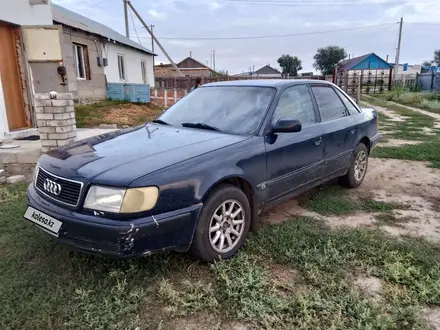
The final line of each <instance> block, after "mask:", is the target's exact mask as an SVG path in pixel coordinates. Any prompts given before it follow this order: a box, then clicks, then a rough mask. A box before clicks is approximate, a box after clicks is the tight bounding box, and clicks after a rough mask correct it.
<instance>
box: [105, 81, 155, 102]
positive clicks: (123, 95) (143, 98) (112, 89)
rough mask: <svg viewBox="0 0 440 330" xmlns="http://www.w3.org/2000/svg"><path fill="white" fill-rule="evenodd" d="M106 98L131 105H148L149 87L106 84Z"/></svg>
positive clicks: (144, 85)
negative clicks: (128, 102)
mask: <svg viewBox="0 0 440 330" xmlns="http://www.w3.org/2000/svg"><path fill="white" fill-rule="evenodd" d="M107 98H109V99H111V100H121V101H124V100H126V101H130V102H133V103H139V102H142V103H148V102H150V85H148V84H125V83H108V84H107Z"/></svg>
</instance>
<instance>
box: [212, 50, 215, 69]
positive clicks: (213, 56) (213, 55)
mask: <svg viewBox="0 0 440 330" xmlns="http://www.w3.org/2000/svg"><path fill="white" fill-rule="evenodd" d="M212 59H213V69H214V71H215V50H213V51H212Z"/></svg>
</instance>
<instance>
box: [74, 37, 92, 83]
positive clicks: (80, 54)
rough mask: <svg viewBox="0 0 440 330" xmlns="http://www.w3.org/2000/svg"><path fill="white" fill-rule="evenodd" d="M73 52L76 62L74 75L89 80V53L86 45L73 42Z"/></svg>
mask: <svg viewBox="0 0 440 330" xmlns="http://www.w3.org/2000/svg"><path fill="white" fill-rule="evenodd" d="M73 53H74V58H75V64H76V77H77V78H78V79H84V80H85V79H87V80H90V71H89V70H90V67H89V55H88V52H87V46H84V45H79V44H73Z"/></svg>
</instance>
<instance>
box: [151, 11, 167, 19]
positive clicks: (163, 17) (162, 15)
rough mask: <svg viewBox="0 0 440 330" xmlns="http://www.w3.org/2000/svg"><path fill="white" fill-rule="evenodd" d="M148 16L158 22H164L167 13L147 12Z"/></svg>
mask: <svg viewBox="0 0 440 330" xmlns="http://www.w3.org/2000/svg"><path fill="white" fill-rule="evenodd" d="M148 14H150V16H153V17H154V18H156V19H158V20H164V19H166V18H167V13H164V12H158V11H157V10H156V9H150V10H148Z"/></svg>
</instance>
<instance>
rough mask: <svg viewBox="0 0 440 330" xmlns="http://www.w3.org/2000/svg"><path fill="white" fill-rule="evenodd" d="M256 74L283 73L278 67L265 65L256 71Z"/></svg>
mask: <svg viewBox="0 0 440 330" xmlns="http://www.w3.org/2000/svg"><path fill="white" fill-rule="evenodd" d="M255 73H256V74H281V72H279V71H278V70H277V69H274V68H272V67H271V66H270V65H265V66H263V67H262V68H261V69H258V70H257V71H255Z"/></svg>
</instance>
